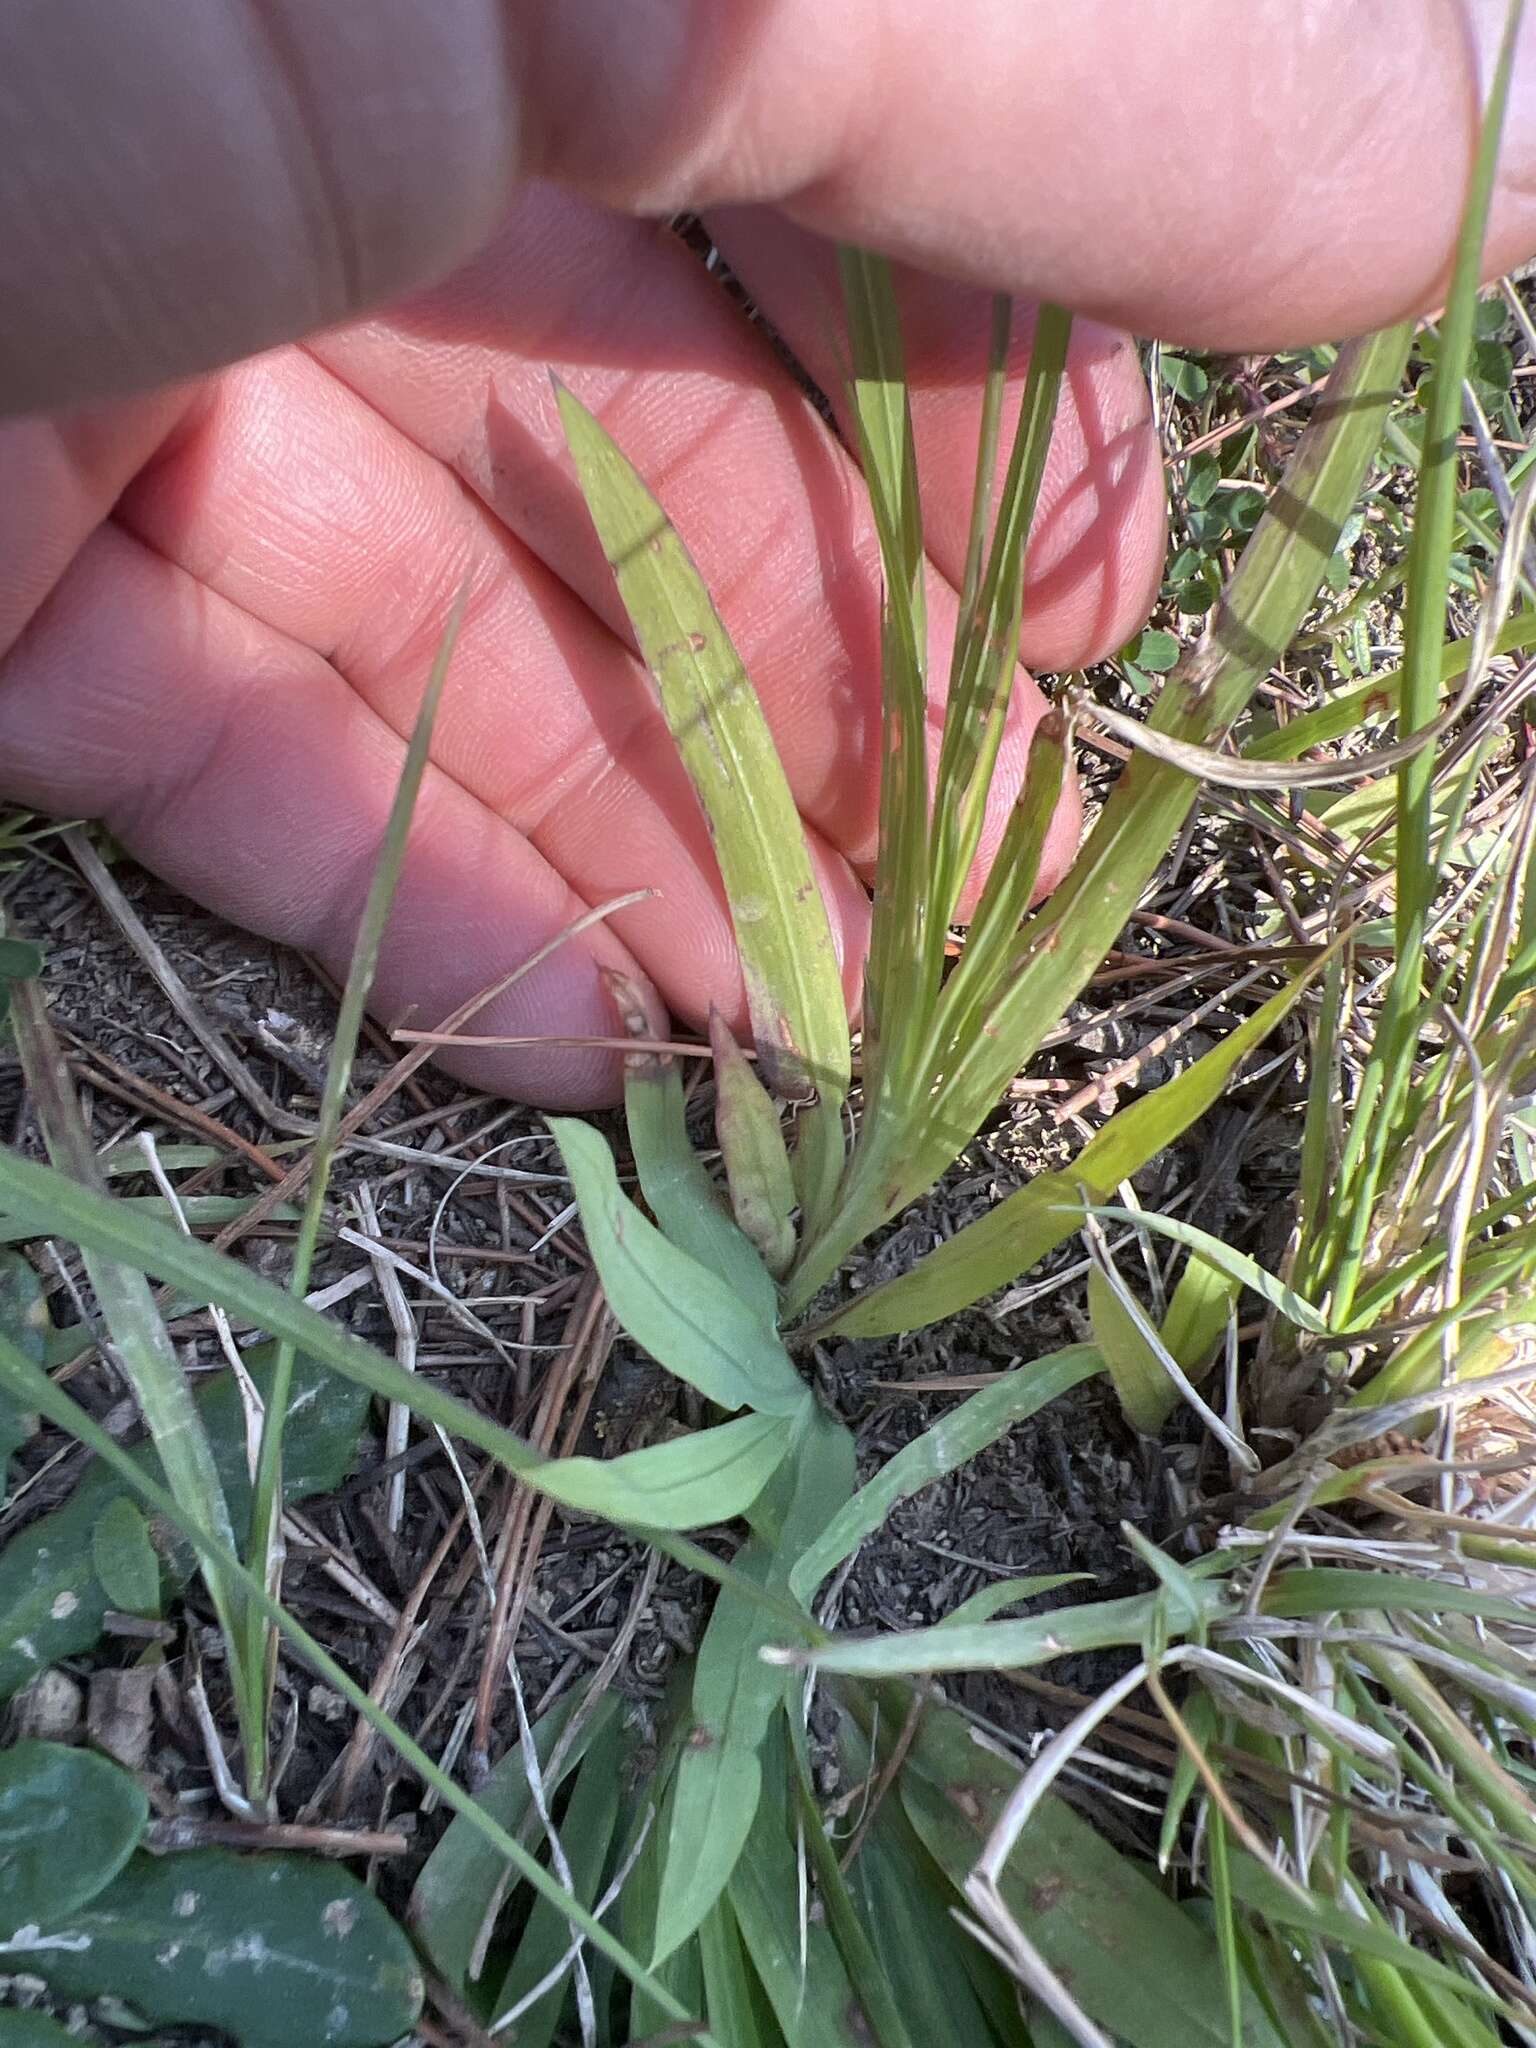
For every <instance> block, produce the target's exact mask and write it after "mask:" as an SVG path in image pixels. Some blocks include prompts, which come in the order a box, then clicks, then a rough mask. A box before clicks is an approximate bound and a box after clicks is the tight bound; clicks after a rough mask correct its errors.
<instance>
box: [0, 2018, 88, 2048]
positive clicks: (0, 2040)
mask: <svg viewBox="0 0 1536 2048" xmlns="http://www.w3.org/2000/svg"><path fill="white" fill-rule="evenodd" d="M0 2048H80V2037H79V2035H78V2034H71V2033H67V2032H66V2031H65V2029H64V2028H63V2027H61V2026H60V2025H59V2023H58V2021H57V2020H51V2019H49V2017H48V2015H47V2013H45V2012H0Z"/></svg>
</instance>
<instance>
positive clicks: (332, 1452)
mask: <svg viewBox="0 0 1536 2048" xmlns="http://www.w3.org/2000/svg"><path fill="white" fill-rule="evenodd" d="M247 1364H248V1365H249V1368H250V1372H251V1377H252V1379H253V1380H254V1381H255V1383H256V1385H257V1387H258V1389H260V1388H262V1387H264V1386H265V1385H266V1383H267V1380H268V1378H269V1375H270V1372H271V1364H272V1357H271V1346H263V1347H262V1348H261V1350H260V1351H253V1352H251V1353H250V1354H248V1358H247ZM196 1406H197V1411H198V1414H199V1416H200V1418H201V1420H202V1426H203V1428H204V1429H205V1430H206V1431H207V1432H208V1439H209V1444H210V1447H211V1448H212V1451H213V1460H214V1464H215V1465H216V1466H217V1467H218V1471H219V1477H220V1479H221V1481H222V1482H223V1486H224V1492H225V1497H226V1499H227V1500H229V1502H230V1503H231V1506H232V1508H233V1510H234V1512H235V1513H236V1514H237V1515H239V1514H241V1513H243V1511H244V1510H245V1507H246V1504H247V1502H248V1500H249V1486H250V1479H249V1469H250V1468H249V1466H248V1465H247V1463H246V1451H245V1414H244V1408H243V1406H242V1403H241V1400H240V1391H239V1389H238V1388H237V1387H236V1385H235V1384H234V1378H233V1375H232V1374H230V1373H220V1374H218V1375H217V1376H216V1377H215V1378H214V1379H213V1380H211V1381H209V1382H208V1383H206V1384H205V1385H204V1386H203V1387H201V1388H200V1389H199V1390H198V1394H197V1398H196ZM367 1406H368V1394H367V1390H366V1389H365V1388H363V1387H359V1386H357V1385H356V1384H355V1383H353V1382H352V1381H350V1380H344V1379H341V1378H339V1377H338V1376H337V1375H335V1374H334V1373H328V1372H325V1371H323V1370H322V1369H321V1368H319V1367H317V1366H315V1365H313V1364H312V1363H310V1361H309V1360H307V1359H302V1358H301V1359H300V1361H299V1366H298V1371H297V1373H296V1375H295V1379H294V1397H293V1405H292V1409H291V1413H290V1420H289V1431H288V1439H287V1441H288V1454H289V1455H288V1458H287V1461H286V1464H285V1466H284V1472H283V1483H284V1494H285V1497H286V1498H287V1499H289V1500H302V1499H304V1498H305V1497H306V1496H308V1495H310V1494H313V1493H321V1492H326V1491H329V1490H330V1489H331V1488H332V1487H335V1486H337V1485H339V1484H340V1483H341V1481H342V1479H343V1478H344V1477H345V1476H346V1474H347V1473H348V1472H349V1471H350V1470H351V1469H352V1466H353V1463H354V1462H355V1460H356V1457H357V1441H358V1433H359V1430H360V1429H361V1426H362V1421H363V1416H364V1413H365V1411H366V1409H367ZM132 1455H133V1457H134V1460H135V1462H136V1463H137V1464H139V1465H140V1466H141V1467H142V1468H143V1470H144V1471H145V1472H147V1473H148V1474H149V1475H150V1476H151V1477H152V1478H155V1479H158V1478H159V1477H160V1461H159V1459H158V1458H157V1457H156V1456H155V1452H154V1449H153V1447H152V1446H150V1445H147V1444H146V1445H141V1446H140V1447H139V1449H137V1450H136V1451H134V1452H133V1454H132ZM127 1499H128V1497H127V1490H126V1488H125V1487H124V1485H123V1482H122V1481H121V1480H119V1479H118V1478H117V1477H116V1476H115V1475H114V1474H112V1473H110V1472H106V1471H103V1470H102V1469H101V1468H100V1467H98V1466H96V1465H94V1464H92V1465H89V1466H87V1468H86V1471H85V1475H84V1477H83V1478H82V1479H81V1481H80V1484H79V1485H78V1486H77V1487H76V1489H75V1491H74V1493H73V1495H72V1496H71V1497H70V1499H69V1500H67V1501H66V1502H65V1503H64V1505H63V1506H62V1507H60V1508H55V1509H54V1510H53V1512H52V1513H51V1514H47V1515H43V1516H41V1517H40V1518H39V1519H38V1520H37V1521H35V1522H32V1523H29V1524H28V1526H27V1527H26V1528H25V1529H23V1530H22V1531H21V1532H20V1533H19V1534H18V1535H15V1536H13V1537H12V1538H11V1539H10V1541H9V1542H8V1543H7V1544H6V1545H5V1547H4V1549H3V1550H0V1698H6V1697H8V1696H9V1695H10V1694H11V1693H13V1692H15V1691H16V1690H17V1688H18V1687H20V1686H23V1685H25V1684H26V1683H27V1681H28V1680H29V1679H31V1678H33V1677H35V1676H36V1675H37V1673H38V1672H39V1671H40V1670H42V1669H43V1668H44V1667H45V1666H46V1665H49V1664H54V1663H57V1662H58V1660H59V1659H60V1658H61V1657H69V1656H75V1655H78V1653H79V1652H80V1651H82V1650H88V1649H89V1648H90V1647H91V1645H92V1644H93V1643H94V1642H96V1640H97V1639H98V1638H99V1636H100V1634H101V1629H102V1622H103V1620H104V1618H105V1616H106V1614H107V1613H108V1611H109V1610H110V1609H111V1608H113V1607H117V1606H121V1605H122V1602H121V1601H120V1600H118V1599H117V1598H116V1597H115V1596H114V1595H112V1594H110V1593H109V1592H108V1591H107V1588H106V1587H105V1586H104V1585H103V1584H102V1581H101V1578H100V1576H99V1573H98V1570H97V1542H96V1533H95V1532H96V1528H97V1525H98V1523H99V1522H100V1521H101V1518H102V1516H103V1515H104V1514H105V1513H106V1512H107V1511H108V1509H109V1508H111V1506H112V1504H113V1502H115V1501H122V1502H124V1503H125V1504H127ZM134 1512H135V1513H137V1510H136V1509H135V1510H134ZM142 1526H145V1527H146V1528H147V1525H142ZM154 1535H155V1549H156V1550H157V1552H158V1553H159V1561H160V1569H161V1572H162V1574H163V1584H162V1589H161V1590H166V1589H174V1588H175V1587H177V1586H179V1585H181V1584H182V1583H183V1582H184V1581H185V1579H186V1578H187V1576H188V1574H189V1572H190V1569H191V1559H190V1554H189V1553H188V1552H187V1551H186V1549H185V1548H184V1547H183V1546H182V1545H181V1544H179V1543H173V1542H172V1541H170V1540H169V1539H165V1540H163V1541H162V1540H160V1537H159V1532H158V1531H156V1532H154ZM143 1562H144V1560H143V1557H142V1553H141V1554H140V1556H139V1558H138V1561H137V1564H136V1565H135V1567H134V1571H135V1575H136V1577H138V1578H139V1579H140V1583H141V1584H142V1578H141V1575H142V1570H143ZM122 1590H123V1588H122V1587H121V1586H119V1591H122ZM157 1597H158V1596H157Z"/></svg>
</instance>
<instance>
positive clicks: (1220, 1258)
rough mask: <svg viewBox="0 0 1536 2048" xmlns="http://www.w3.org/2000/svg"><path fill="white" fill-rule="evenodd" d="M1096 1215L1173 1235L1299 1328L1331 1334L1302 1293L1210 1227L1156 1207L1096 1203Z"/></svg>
mask: <svg viewBox="0 0 1536 2048" xmlns="http://www.w3.org/2000/svg"><path fill="white" fill-rule="evenodd" d="M1093 1213H1094V1214H1095V1215H1096V1216H1103V1217H1106V1218H1108V1220H1109V1221H1110V1222H1112V1223H1134V1224H1137V1225H1138V1226H1140V1227H1141V1228H1143V1229H1146V1230H1155V1231H1156V1232H1157V1233H1158V1235H1159V1236H1160V1237H1171V1238H1172V1239H1173V1240H1174V1242H1175V1243H1176V1244H1182V1245H1187V1246H1188V1248H1189V1249H1190V1250H1191V1251H1192V1252H1198V1253H1199V1254H1200V1256H1201V1257H1202V1258H1203V1259H1205V1260H1206V1261H1207V1262H1208V1263H1209V1264H1210V1265H1212V1266H1214V1267H1215V1268H1216V1270H1217V1271H1218V1272H1219V1273H1225V1274H1227V1275H1228V1277H1229V1278H1230V1279H1233V1280H1236V1281H1238V1282H1239V1283H1240V1284H1241V1285H1242V1286H1244V1287H1246V1288H1248V1289H1249V1290H1250V1291H1251V1292H1252V1293H1254V1294H1256V1295H1258V1297H1259V1299H1260V1300H1261V1301H1266V1302H1268V1303H1269V1306H1270V1307H1271V1308H1273V1309H1276V1310H1278V1312H1279V1313H1280V1314H1281V1315H1283V1316H1284V1317H1285V1319H1286V1320H1287V1322H1291V1323H1294V1324H1295V1325H1296V1327H1297V1329H1298V1330H1308V1331H1310V1332H1311V1334H1312V1335H1313V1336H1315V1337H1326V1336H1327V1335H1328V1334H1329V1326H1328V1319H1327V1317H1326V1316H1324V1315H1323V1314H1322V1313H1321V1311H1320V1310H1318V1309H1315V1308H1314V1307H1313V1306H1312V1304H1311V1302H1310V1301H1306V1300H1304V1299H1303V1298H1302V1296H1301V1295H1299V1294H1298V1293H1297V1292H1296V1290H1295V1288H1294V1287H1287V1286H1286V1284H1285V1282H1284V1281H1283V1280H1277V1279H1276V1278H1275V1276H1274V1274H1273V1273H1270V1272H1267V1271H1266V1270H1265V1268H1264V1267H1263V1266H1261V1265H1260V1264H1259V1262H1258V1261H1257V1259H1250V1258H1249V1257H1248V1255H1247V1254H1246V1253H1245V1252H1238V1251H1234V1250H1233V1249H1232V1247H1231V1246H1230V1245H1228V1244H1224V1243H1223V1242H1222V1240H1221V1239H1220V1238H1219V1237H1214V1236H1212V1234H1211V1232H1210V1231H1208V1230H1201V1229H1199V1228H1198V1227H1197V1226H1196V1225H1195V1224H1193V1223H1185V1222H1184V1221H1183V1220H1182V1219H1181V1218H1180V1217H1177V1216H1160V1215H1159V1214H1158V1213H1157V1211H1156V1210H1155V1209H1117V1208H1115V1207H1114V1206H1113V1205H1112V1204H1103V1205H1099V1206H1096V1207H1095V1208H1094V1211H1093Z"/></svg>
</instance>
